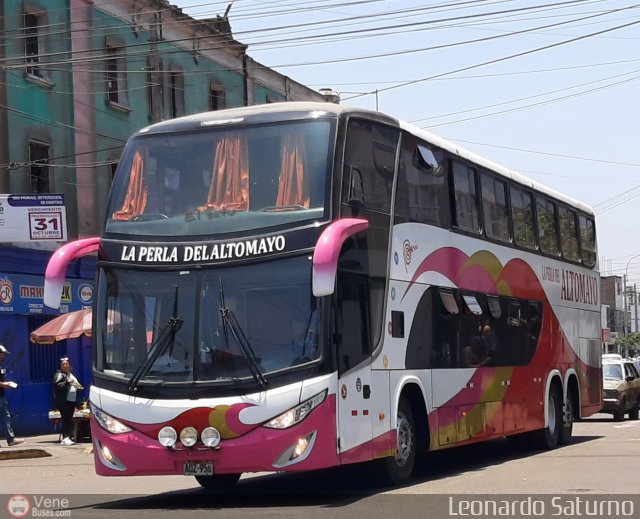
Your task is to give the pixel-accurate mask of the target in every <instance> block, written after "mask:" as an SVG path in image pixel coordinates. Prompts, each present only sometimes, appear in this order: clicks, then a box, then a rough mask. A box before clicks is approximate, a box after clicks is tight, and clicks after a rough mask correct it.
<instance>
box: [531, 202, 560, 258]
mask: <svg viewBox="0 0 640 519" xmlns="http://www.w3.org/2000/svg"><path fill="white" fill-rule="evenodd" d="M536 214H537V220H538V221H537V224H538V240H539V243H540V250H541V251H542V252H546V253H547V254H552V255H556V256H557V255H558V254H559V252H560V247H559V245H558V224H557V208H556V204H555V202H553V201H551V200H549V199H548V198H546V197H544V196H540V195H537V196H536Z"/></svg>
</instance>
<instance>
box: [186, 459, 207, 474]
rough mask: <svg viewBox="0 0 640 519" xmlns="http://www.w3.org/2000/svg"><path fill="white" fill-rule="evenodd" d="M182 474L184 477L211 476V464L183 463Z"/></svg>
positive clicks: (203, 462) (204, 462)
mask: <svg viewBox="0 0 640 519" xmlns="http://www.w3.org/2000/svg"><path fill="white" fill-rule="evenodd" d="M183 474H184V475H185V476H213V462H211V461H185V463H184V467H183Z"/></svg>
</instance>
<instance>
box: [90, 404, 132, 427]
mask: <svg viewBox="0 0 640 519" xmlns="http://www.w3.org/2000/svg"><path fill="white" fill-rule="evenodd" d="M91 412H92V413H93V417H94V418H95V419H96V422H98V425H100V427H102V428H103V429H105V430H107V431H109V432H110V433H111V434H123V433H127V432H130V431H133V429H132V428H131V427H129V426H128V425H125V424H123V423H122V422H121V421H119V420H116V419H115V418H114V417H113V416H110V415H108V414H107V413H105V412H104V411H102V410H100V409H98V408H97V407H96V406H94V405H92V406H91Z"/></svg>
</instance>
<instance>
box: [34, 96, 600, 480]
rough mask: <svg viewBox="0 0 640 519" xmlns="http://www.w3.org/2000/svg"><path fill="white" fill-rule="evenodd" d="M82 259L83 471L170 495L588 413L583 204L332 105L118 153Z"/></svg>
mask: <svg viewBox="0 0 640 519" xmlns="http://www.w3.org/2000/svg"><path fill="white" fill-rule="evenodd" d="M96 251H97V255H98V261H97V274H96V285H95V289H94V292H95V294H94V296H95V297H94V308H93V314H94V317H93V318H94V321H93V328H94V330H93V332H94V333H93V341H94V345H93V376H92V385H91V391H90V404H91V429H92V435H93V443H94V456H95V467H96V471H97V473H98V474H99V475H103V476H135V475H154V474H157V475H171V474H173V475H176V474H180V475H187V476H195V478H196V480H197V481H198V483H199V484H200V485H202V486H203V487H205V488H207V489H210V490H214V491H221V490H223V489H228V488H229V487H230V486H232V485H234V484H235V483H236V482H237V480H238V479H239V477H240V476H241V474H243V473H246V472H263V471H308V470H316V469H322V468H327V467H335V466H340V465H346V464H351V463H359V462H372V463H373V465H372V466H373V467H375V470H376V471H377V472H379V473H380V474H382V475H383V476H384V477H385V478H386V480H387V481H388V482H389V483H390V484H404V483H406V482H407V481H409V480H410V478H411V475H412V472H413V470H414V466H415V464H416V460H417V459H421V458H422V456H420V455H421V454H423V453H427V452H429V451H435V450H439V449H446V448H450V447H454V446H460V445H467V444H471V443H474V442H480V441H485V440H490V439H496V438H502V437H510V436H518V438H520V439H523V438H525V439H526V442H527V443H528V444H531V445H537V446H539V447H542V448H548V449H552V448H555V447H556V446H557V445H559V444H565V443H567V442H569V441H570V439H571V435H572V427H573V422H574V420H577V419H580V418H583V417H586V416H589V415H591V414H593V413H595V412H597V411H598V410H599V409H600V408H601V407H602V377H601V363H600V340H599V338H600V295H599V289H600V287H599V274H598V270H597V269H598V266H597V250H596V235H595V220H594V214H593V211H592V210H591V209H590V208H589V207H588V206H587V205H585V204H582V203H579V202H577V201H575V200H573V199H571V198H569V197H568V196H565V195H562V194H560V193H558V192H555V191H553V190H551V189H548V188H546V187H544V186H542V185H540V184H538V183H536V182H534V181H532V180H529V179H527V178H525V177H524V176H521V175H519V174H517V173H516V172H514V171H512V170H509V169H506V168H504V167H501V166H499V165H497V164H494V163H492V162H490V161H488V160H486V159H483V158H481V157H479V156H477V155H475V154H473V153H471V152H469V151H465V150H464V149H462V148H460V147H458V146H457V145H455V144H453V143H450V142H447V141H446V140H443V139H442V138H439V137H437V136H436V135H432V134H431V133H428V132H426V131H424V130H422V129H419V128H417V127H414V126H412V125H410V124H408V123H405V122H402V121H400V120H397V119H395V118H393V117H390V116H388V115H384V114H381V113H378V112H374V111H368V110H364V109H357V108H351V107H346V106H342V105H337V104H331V103H326V104H324V103H288V102H283V103H277V104H270V105H261V106H251V107H243V108H233V109H228V110H221V111H216V112H208V113H202V114H197V115H191V116H186V117H181V118H178V119H173V120H168V121H164V122H160V123H158V124H154V125H152V126H149V127H147V128H144V129H142V130H140V131H139V132H138V133H136V134H135V135H134V136H132V137H131V138H130V139H129V142H128V143H127V145H126V147H125V150H124V152H123V155H122V158H121V160H120V162H119V165H118V168H117V171H116V174H115V177H114V180H113V185H112V188H111V193H110V197H109V202H108V207H107V215H106V219H105V224H104V229H103V231H102V234H101V236H99V237H94V238H84V239H80V240H78V241H75V242H71V243H68V244H66V245H64V246H63V247H62V248H61V249H59V250H58V251H56V252H55V253H54V255H53V256H52V258H51V260H50V262H49V264H48V266H47V272H46V282H45V302H46V304H48V305H50V306H56V305H57V304H59V298H60V290H61V284H62V282H63V281H64V275H65V269H66V265H67V263H68V262H69V261H72V260H73V259H75V258H77V257H79V256H82V255H84V254H88V253H93V252H96Z"/></svg>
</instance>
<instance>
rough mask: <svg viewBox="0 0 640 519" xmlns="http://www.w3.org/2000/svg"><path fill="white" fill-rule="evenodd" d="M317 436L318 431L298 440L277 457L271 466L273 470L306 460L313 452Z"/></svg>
mask: <svg viewBox="0 0 640 519" xmlns="http://www.w3.org/2000/svg"><path fill="white" fill-rule="evenodd" d="M317 435H318V431H313V432H311V433H309V434H307V435H306V436H303V437H301V438H298V439H297V440H296V441H295V442H294V443H292V444H291V445H289V447H287V449H285V451H284V452H283V453H282V454H280V456H278V458H277V459H276V461H275V462H274V464H273V468H275V469H280V468H284V467H287V466H289V465H293V464H294V463H300V462H301V461H304V460H305V459H307V458H308V457H309V455H310V454H311V451H312V450H313V445H314V444H315V441H316V437H317Z"/></svg>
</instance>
